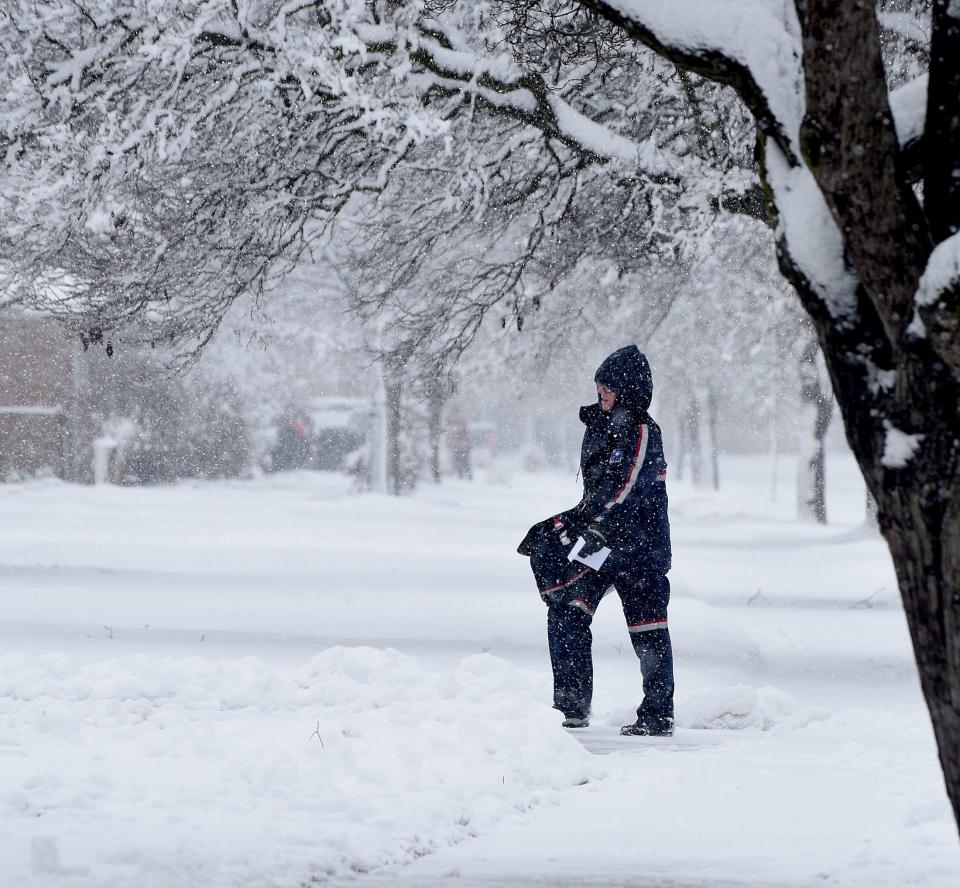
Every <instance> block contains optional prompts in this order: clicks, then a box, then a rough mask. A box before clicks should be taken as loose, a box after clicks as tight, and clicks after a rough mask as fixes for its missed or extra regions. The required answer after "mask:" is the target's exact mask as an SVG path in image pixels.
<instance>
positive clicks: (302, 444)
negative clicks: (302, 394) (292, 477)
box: [270, 395, 372, 472]
mask: <svg viewBox="0 0 960 888" xmlns="http://www.w3.org/2000/svg"><path fill="white" fill-rule="evenodd" d="M371 414H372V406H371V404H370V403H369V402H368V401H366V400H364V399H363V398H348V397H337V396H330V395H324V396H320V397H317V398H313V399H312V400H311V401H309V402H308V403H307V404H306V405H304V406H302V407H298V408H290V409H288V410H287V411H285V412H284V414H283V416H282V418H281V419H280V421H279V423H278V426H277V436H276V442H275V443H274V446H273V449H272V451H271V459H270V468H271V470H272V471H274V472H283V471H289V470H291V469H320V470H321V471H328V472H337V471H345V470H346V468H347V465H348V457H349V456H350V455H351V454H353V453H355V452H356V451H358V450H360V449H361V448H362V447H363V446H364V444H365V443H366V440H367V430H368V428H369V426H370V418H371Z"/></svg>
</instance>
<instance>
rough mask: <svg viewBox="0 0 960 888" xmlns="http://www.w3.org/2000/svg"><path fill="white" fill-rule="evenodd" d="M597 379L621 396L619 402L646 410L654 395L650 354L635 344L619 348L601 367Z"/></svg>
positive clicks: (620, 404)
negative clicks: (646, 353)
mask: <svg viewBox="0 0 960 888" xmlns="http://www.w3.org/2000/svg"><path fill="white" fill-rule="evenodd" d="M593 378H594V381H595V382H596V383H597V384H598V385H605V386H606V387H607V388H608V389H610V391H612V392H613V393H614V394H615V395H616V396H617V404H618V405H619V406H623V407H628V408H632V409H633V410H637V411H639V412H641V413H646V412H647V410H648V409H649V408H650V401H651V399H652V398H653V377H652V376H651V374H650V363H649V362H648V361H647V358H646V355H644V354H643V352H641V351H640V349H638V348H637V347H636V346H635V345H627V346H625V347H624V348H619V349H617V350H616V351H615V352H614V353H613V354H612V355H610V356H609V357H608V358H606V360H604V362H603V363H602V364H601V365H600V367H599V368H598V369H597V372H596V373H595V374H594V377H593Z"/></svg>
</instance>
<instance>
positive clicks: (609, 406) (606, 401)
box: [597, 382, 617, 413]
mask: <svg viewBox="0 0 960 888" xmlns="http://www.w3.org/2000/svg"><path fill="white" fill-rule="evenodd" d="M597 394H598V395H599V396H600V409H601V410H602V411H603V412H604V413H609V412H610V411H611V410H613V405H614V403H615V402H616V400H617V396H616V394H615V393H614V392H612V391H610V389H608V388H607V387H606V386H605V385H602V384H601V383H599V382H598V383H597Z"/></svg>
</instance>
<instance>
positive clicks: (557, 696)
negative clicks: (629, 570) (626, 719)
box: [547, 571, 673, 727]
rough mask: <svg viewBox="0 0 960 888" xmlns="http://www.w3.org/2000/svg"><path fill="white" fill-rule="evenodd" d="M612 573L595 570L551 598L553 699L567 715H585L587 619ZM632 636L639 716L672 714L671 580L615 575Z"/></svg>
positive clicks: (589, 683) (649, 720)
mask: <svg viewBox="0 0 960 888" xmlns="http://www.w3.org/2000/svg"><path fill="white" fill-rule="evenodd" d="M610 588H611V585H610V578H609V577H604V576H603V575H602V574H598V573H596V572H594V571H590V572H589V573H588V574H586V575H585V576H583V577H582V578H581V579H579V580H577V581H576V582H575V583H574V584H573V585H572V586H571V587H570V588H569V590H567V594H566V595H564V597H563V599H562V600H557V599H555V600H553V601H551V602H550V604H549V607H548V611H547V640H548V642H549V646H550V662H551V665H552V666H553V705H554V707H555V708H557V709H559V710H561V711H562V712H563V713H564V714H565V715H566V716H567V717H568V718H587V717H588V716H589V714H590V704H591V701H592V699H593V656H592V653H591V646H592V643H593V634H592V632H591V631H590V624H591V622H592V621H593V615H594V613H595V612H596V609H597V606H598V605H599V604H600V600H601V599H602V598H603V596H604V595H605V594H606V592H607V591H609V589H610ZM614 588H615V589H616V592H617V594H618V595H619V596H620V603H621V605H622V606H623V615H624V617H625V618H626V621H627V630H628V632H629V633H630V641H631V642H632V644H633V649H634V651H635V652H636V655H637V657H638V659H639V660H640V672H641V674H642V675H643V702H642V703H641V704H640V707H639V708H638V709H637V719H638V721H640V722H642V723H644V724H646V725H649V726H651V727H659V726H663V725H664V724H665V723H667V722H668V721H672V719H673V648H672V647H671V644H670V630H669V628H668V626H667V605H668V603H669V601H670V581H669V580H668V579H667V578H666V577H665V576H636V575H627V574H620V575H618V576H617V577H616V578H615V586H614Z"/></svg>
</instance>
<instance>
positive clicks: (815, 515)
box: [797, 335, 833, 524]
mask: <svg viewBox="0 0 960 888" xmlns="http://www.w3.org/2000/svg"><path fill="white" fill-rule="evenodd" d="M819 356H820V348H819V346H818V345H817V340H816V338H815V337H814V336H813V335H811V336H810V337H809V338H808V340H807V342H806V344H805V346H804V349H803V351H802V352H801V355H800V428H801V435H802V436H803V437H802V438H801V443H800V453H799V458H798V460H797V509H798V512H799V515H800V517H801V518H804V519H806V520H808V521H813V522H816V523H817V524H826V523H827V491H826V454H825V451H824V439H825V438H826V435H827V429H829V427H830V419H831V417H832V415H833V397H832V395H831V393H830V392H829V391H828V390H827V391H825V390H824V385H823V379H822V377H821V374H820V364H819Z"/></svg>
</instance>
